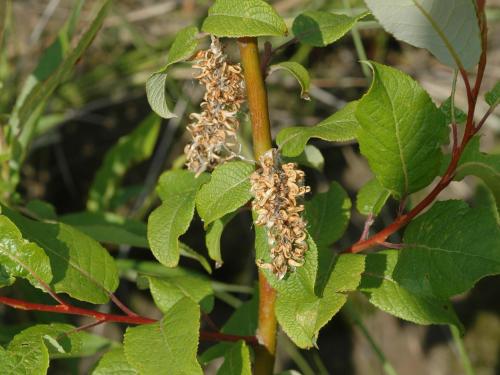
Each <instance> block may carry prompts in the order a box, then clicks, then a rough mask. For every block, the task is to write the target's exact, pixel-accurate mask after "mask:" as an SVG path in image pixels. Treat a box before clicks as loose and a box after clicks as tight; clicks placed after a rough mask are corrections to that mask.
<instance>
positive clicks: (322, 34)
mask: <svg viewBox="0 0 500 375" xmlns="http://www.w3.org/2000/svg"><path fill="white" fill-rule="evenodd" d="M368 14H369V13H368V12H365V13H362V14H360V15H357V16H354V17H350V16H346V15H345V14H335V13H330V12H321V11H312V10H310V11H307V12H304V13H302V14H300V15H299V16H297V18H295V20H294V21H293V25H292V31H293V34H294V35H295V37H296V38H297V39H298V40H299V41H300V42H301V43H304V44H308V45H310V46H314V47H324V46H327V45H328V44H331V43H333V42H335V41H336V40H338V39H340V38H342V37H343V36H344V35H345V34H347V33H348V32H349V30H351V28H352V27H353V26H354V25H355V24H356V22H358V21H359V20H360V19H362V18H364V17H366V16H367V15H368Z"/></svg>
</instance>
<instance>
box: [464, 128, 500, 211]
mask: <svg viewBox="0 0 500 375" xmlns="http://www.w3.org/2000/svg"><path fill="white" fill-rule="evenodd" d="M479 141H480V138H479V137H474V138H473V139H472V140H471V141H470V142H469V144H468V145H467V147H466V148H465V150H464V153H463V154H462V157H461V158H460V161H459V163H458V167H457V170H456V173H455V179H456V180H461V179H463V178H464V177H465V176H467V175H473V176H476V177H479V178H480V179H481V180H483V182H484V183H485V184H486V185H488V187H489V188H490V190H491V192H492V193H493V195H494V196H495V200H496V201H497V204H498V205H500V155H498V154H486V153H483V152H481V151H480V149H479V146H480V142H479Z"/></svg>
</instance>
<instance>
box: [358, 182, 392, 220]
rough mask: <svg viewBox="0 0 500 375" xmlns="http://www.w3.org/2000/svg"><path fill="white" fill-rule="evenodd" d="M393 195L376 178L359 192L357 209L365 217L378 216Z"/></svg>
mask: <svg viewBox="0 0 500 375" xmlns="http://www.w3.org/2000/svg"><path fill="white" fill-rule="evenodd" d="M390 195H391V193H390V192H389V190H387V189H386V188H384V187H383V186H382V185H381V184H380V182H378V180H377V179H376V178H373V179H371V180H370V181H368V182H367V183H366V184H365V185H364V186H363V187H362V188H361V189H359V191H358V195H357V196H356V209H357V210H358V211H359V212H360V213H361V214H363V215H370V214H372V215H378V214H379V213H380V210H382V207H384V205H385V202H387V199H389V196H390Z"/></svg>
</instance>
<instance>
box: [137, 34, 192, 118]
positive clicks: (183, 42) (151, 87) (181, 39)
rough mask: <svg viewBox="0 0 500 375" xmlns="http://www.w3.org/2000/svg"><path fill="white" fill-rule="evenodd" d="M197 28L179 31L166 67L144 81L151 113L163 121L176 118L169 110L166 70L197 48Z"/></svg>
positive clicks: (188, 56) (185, 58)
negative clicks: (163, 119)
mask: <svg viewBox="0 0 500 375" xmlns="http://www.w3.org/2000/svg"><path fill="white" fill-rule="evenodd" d="M198 43H199V41H198V28H197V27H196V26H189V27H186V28H184V29H182V30H180V31H179V32H178V33H177V35H176V36H175V40H174V42H173V43H172V47H171V48H170V51H169V53H168V59H167V65H165V66H164V67H163V68H162V69H161V70H159V71H157V72H156V73H153V74H152V75H151V76H150V77H149V78H148V80H147V81H146V96H147V98H148V102H149V105H150V106H151V108H152V109H153V111H154V112H155V113H156V114H157V115H158V116H160V117H163V118H165V119H169V118H173V117H177V115H175V114H174V113H172V112H171V111H170V109H169V99H168V97H167V86H166V82H167V70H168V68H169V67H170V65H173V64H175V63H178V62H181V61H186V60H187V59H189V58H190V57H191V56H193V54H194V53H195V51H196V48H198Z"/></svg>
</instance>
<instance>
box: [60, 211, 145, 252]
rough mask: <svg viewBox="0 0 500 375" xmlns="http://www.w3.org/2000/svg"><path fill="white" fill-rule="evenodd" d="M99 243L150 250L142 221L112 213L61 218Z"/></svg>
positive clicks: (88, 213)
mask: <svg viewBox="0 0 500 375" xmlns="http://www.w3.org/2000/svg"><path fill="white" fill-rule="evenodd" d="M59 220H60V221H61V222H62V223H65V224H68V225H71V226H73V227H74V228H76V229H78V230H79V231H81V232H83V233H85V234H86V235H87V236H89V237H92V238H93V239H94V240H96V241H98V242H103V243H107V244H113V245H129V246H135V247H142V248H149V245H148V240H147V237H146V234H147V227H146V224H145V223H143V222H142V221H137V220H133V219H127V218H124V217H122V216H119V215H116V214H113V213H111V212H88V211H84V212H76V213H73V214H68V215H63V216H60V217H59Z"/></svg>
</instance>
